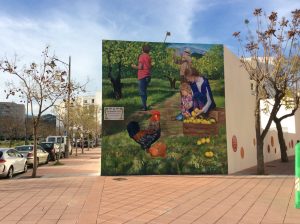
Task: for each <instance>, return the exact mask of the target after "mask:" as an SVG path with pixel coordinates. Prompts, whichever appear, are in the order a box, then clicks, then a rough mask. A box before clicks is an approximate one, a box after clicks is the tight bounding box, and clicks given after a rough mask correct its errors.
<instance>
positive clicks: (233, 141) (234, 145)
mask: <svg viewBox="0 0 300 224" xmlns="http://www.w3.org/2000/svg"><path fill="white" fill-rule="evenodd" d="M232 150H233V151H234V152H236V151H237V138H236V136H235V135H234V136H232Z"/></svg>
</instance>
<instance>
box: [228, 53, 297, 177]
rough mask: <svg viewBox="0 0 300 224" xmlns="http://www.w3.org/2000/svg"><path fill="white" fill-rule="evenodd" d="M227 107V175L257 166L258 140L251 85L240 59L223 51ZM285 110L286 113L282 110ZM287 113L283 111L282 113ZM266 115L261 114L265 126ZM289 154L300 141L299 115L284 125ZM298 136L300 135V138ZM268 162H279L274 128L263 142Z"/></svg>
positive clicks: (273, 126)
mask: <svg viewBox="0 0 300 224" xmlns="http://www.w3.org/2000/svg"><path fill="white" fill-rule="evenodd" d="M224 70H225V87H226V88H225V103H226V127H227V155H228V173H229V174H232V173H235V172H238V171H240V170H243V169H247V168H250V167H253V166H256V138H255V127H254V108H255V107H254V100H255V99H254V96H253V95H252V94H251V87H250V86H251V83H250V81H249V77H248V74H247V72H246V71H245V69H244V68H243V67H242V66H241V64H240V61H239V58H238V57H236V56H235V55H234V54H233V53H232V52H230V51H229V50H228V49H227V48H226V47H224ZM283 110H284V109H283ZM281 113H284V111H281ZM266 117H267V115H265V114H262V125H264V124H265V120H266ZM283 127H284V132H285V134H284V136H285V140H286V144H287V148H288V150H287V153H288V155H289V156H291V155H294V146H295V144H296V142H297V140H298V139H299V140H300V136H299V133H300V112H299V111H297V113H296V115H295V117H291V118H289V119H287V120H286V121H285V122H284V123H283ZM297 133H298V135H297ZM264 159H265V162H269V161H273V160H276V159H280V147H279V142H278V138H277V131H276V128H275V125H272V126H271V129H270V131H269V133H268V134H267V136H266V138H265V141H264Z"/></svg>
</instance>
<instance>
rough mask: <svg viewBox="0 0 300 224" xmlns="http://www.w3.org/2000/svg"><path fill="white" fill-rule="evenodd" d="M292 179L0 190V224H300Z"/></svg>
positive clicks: (150, 180) (70, 183)
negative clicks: (295, 205) (295, 206)
mask: <svg viewBox="0 0 300 224" xmlns="http://www.w3.org/2000/svg"><path fill="white" fill-rule="evenodd" d="M293 191H294V178H293V177H291V176H264V177H261V176H161V177H159V176H147V177H144V176H130V177H124V179H121V180H120V179H117V180H116V179H115V178H114V177H67V178H45V179H40V178H39V179H19V180H9V181H2V182H1V183H0V223H1V224H11V223H18V224H19V223H21V224H22V223H30V224H33V223H41V224H42V223H45V224H46V223H82V224H88V223H107V224H108V223H151V224H154V223H174V224H175V223H201V224H202V223H203V224H206V223H207V224H209V223H218V224H226V223H228V224H234V223H247V224H248V223H270V224H271V223H272V224H276V223H287V224H291V223H295V224H299V223H300V210H297V209H295V208H294V192H293Z"/></svg>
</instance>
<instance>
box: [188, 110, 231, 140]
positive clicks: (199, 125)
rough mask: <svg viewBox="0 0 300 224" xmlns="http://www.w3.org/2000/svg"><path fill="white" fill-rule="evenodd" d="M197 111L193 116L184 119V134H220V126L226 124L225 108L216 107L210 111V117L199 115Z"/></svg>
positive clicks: (203, 135) (202, 135)
mask: <svg viewBox="0 0 300 224" xmlns="http://www.w3.org/2000/svg"><path fill="white" fill-rule="evenodd" d="M196 114H197V111H193V112H192V116H191V117H189V118H185V119H184V120H183V134H184V135H190V136H199V137H206V136H212V135H218V133H219V128H220V126H221V125H223V124H225V109H224V108H216V109H214V110H212V111H211V112H210V113H209V116H208V118H203V117H198V116H197V115H196Z"/></svg>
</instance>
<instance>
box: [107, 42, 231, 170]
mask: <svg viewBox="0 0 300 224" xmlns="http://www.w3.org/2000/svg"><path fill="white" fill-rule="evenodd" d="M102 99H103V105H102V107H103V108H102V111H103V115H102V157H101V175H153V174H227V172H228V168H227V146H226V124H225V94H224V52H223V45H213V44H186V43H157V42H155V43H154V42H148V43H145V42H132V41H117V40H103V42H102Z"/></svg>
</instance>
